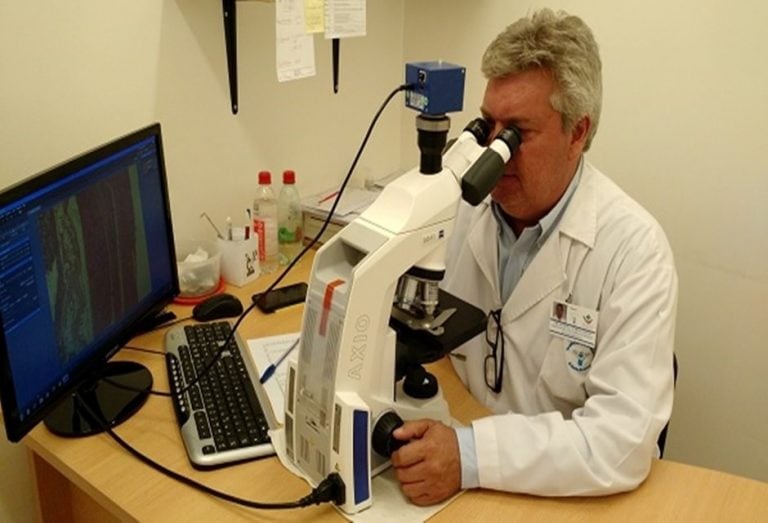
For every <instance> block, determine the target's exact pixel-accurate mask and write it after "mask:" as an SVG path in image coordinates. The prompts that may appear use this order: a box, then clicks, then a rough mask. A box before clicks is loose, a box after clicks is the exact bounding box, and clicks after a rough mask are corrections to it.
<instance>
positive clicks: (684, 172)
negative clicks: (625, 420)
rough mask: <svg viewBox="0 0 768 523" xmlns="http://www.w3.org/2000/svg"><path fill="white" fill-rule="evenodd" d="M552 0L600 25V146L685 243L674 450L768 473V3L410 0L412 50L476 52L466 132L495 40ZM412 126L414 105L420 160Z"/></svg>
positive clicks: (408, 120)
mask: <svg viewBox="0 0 768 523" xmlns="http://www.w3.org/2000/svg"><path fill="white" fill-rule="evenodd" d="M543 5H547V6H550V7H552V8H555V9H558V8H562V9H566V10H567V11H569V12H571V13H573V14H578V15H580V16H581V17H582V18H584V19H585V20H586V21H587V23H588V24H589V25H590V26H591V27H592V28H593V31H594V33H595V36H596V38H597V40H598V43H599V44H600V47H601V53H602V58H603V73H604V91H605V96H604V105H603V117H602V122H601V124H600V129H599V131H598V134H597V137H596V140H595V142H594V144H593V148H592V150H591V151H590V152H589V153H588V157H589V159H590V161H591V162H592V163H594V164H595V165H597V167H598V168H600V169H601V170H603V171H604V172H605V173H606V174H608V175H609V176H611V177H612V178H613V179H614V180H615V181H616V182H618V183H619V185H621V186H622V187H623V188H624V189H625V190H626V191H627V192H629V193H630V194H632V195H633V196H634V197H635V198H636V199H637V200H639V201H640V202H641V203H642V204H643V205H645V206H646V207H647V208H648V209H649V210H650V211H651V212H653V213H654V214H655V215H656V216H657V218H658V219H659V220H660V222H661V223H662V225H663V226H664V228H665V230H666V231H667V234H668V236H669V238H670V241H671V243H672V247H673V249H674V252H675V257H676V262H677V268H678V273H679V276H680V302H679V312H678V328H677V340H676V352H677V356H678V358H679V362H680V376H679V380H678V387H677V395H676V399H675V409H674V412H673V415H672V421H671V425H670V429H669V437H668V442H667V454H666V456H667V458H669V459H672V460H677V461H684V462H687V463H692V464H697V465H702V466H706V467H712V468H716V469H720V470H725V471H730V472H733V473H736V474H741V475H745V476H750V477H753V478H757V479H761V480H763V481H768V450H766V449H768V379H766V376H765V372H766V369H768V350H766V341H765V340H766V339H768V322H767V321H765V318H764V314H763V313H764V311H765V309H766V306H767V305H768V299H767V298H766V296H768V261H766V260H768V203H767V202H768V152H767V151H768V66H767V65H766V63H767V62H766V60H765V54H766V52H767V51H768V36H767V35H766V32H765V27H766V25H768V4H766V3H765V2H760V1H757V0H740V1H738V2H701V1H696V0H678V1H675V2H668V1H663V0H642V1H640V0H631V1H630V0H624V1H621V2H614V1H606V0H602V1H594V2H578V1H555V0H553V1H550V2H546V3H544V2H531V1H522V0H521V1H516V2H510V1H506V0H481V1H476V2H462V1H457V0H449V1H445V0H421V1H419V2H408V3H407V4H406V13H405V14H406V18H405V20H406V21H405V59H406V60H414V59H425V58H442V59H444V60H448V61H454V62H457V63H461V64H464V65H466V66H467V70H468V85H467V88H466V97H465V100H466V104H465V111H464V113H462V114H461V115H458V116H454V117H453V122H454V123H453V126H454V131H455V132H456V131H457V130H458V129H460V128H461V127H462V126H463V125H464V124H465V123H466V122H467V121H469V120H470V119H471V118H473V117H475V116H476V115H477V114H478V111H477V108H478V107H479V105H480V102H481V100H482V93H483V89H484V85H485V82H484V80H483V79H482V78H481V74H480V72H479V63H480V56H481V55H482V51H483V50H484V48H485V46H486V45H487V44H488V43H489V42H490V40H491V39H492V38H493V37H495V35H496V34H497V33H499V32H500V31H501V30H502V29H503V28H504V27H506V25H508V24H509V23H511V22H512V21H514V20H515V19H516V18H517V17H519V16H521V15H523V14H525V13H527V12H529V11H530V10H531V9H532V8H533V7H534V6H537V7H539V6H543ZM436 13H439V16H438V15H437V14H436ZM413 135H414V133H413V117H412V116H411V115H404V116H403V135H402V136H403V137H402V148H403V151H404V157H405V158H406V159H407V161H408V162H410V163H415V162H416V158H417V154H416V152H415V149H414V148H413V146H412V144H413V143H414V138H413Z"/></svg>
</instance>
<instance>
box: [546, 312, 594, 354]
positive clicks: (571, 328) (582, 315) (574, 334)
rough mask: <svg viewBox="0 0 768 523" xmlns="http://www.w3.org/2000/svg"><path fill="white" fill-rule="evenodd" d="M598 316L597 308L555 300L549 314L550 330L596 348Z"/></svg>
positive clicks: (562, 336) (561, 336) (567, 338)
mask: <svg viewBox="0 0 768 523" xmlns="http://www.w3.org/2000/svg"><path fill="white" fill-rule="evenodd" d="M597 318H598V312H597V311H596V310H593V309H588V308H586V307H579V306H578V305H574V304H572V303H566V302H564V301H555V302H553V303H552V313H551V314H550V316H549V332H550V334H552V335H553V336H557V337H559V338H563V339H564V340H568V341H571V342H574V343H578V344H579V345H583V346H585V347H589V348H590V349H593V350H594V348H595V343H596V341H597Z"/></svg>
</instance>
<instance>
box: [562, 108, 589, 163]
mask: <svg viewBox="0 0 768 523" xmlns="http://www.w3.org/2000/svg"><path fill="white" fill-rule="evenodd" d="M591 128H592V120H590V119H589V116H587V115H584V116H582V117H581V119H580V120H579V121H578V122H576V123H575V124H573V127H572V128H571V144H570V150H569V151H568V158H569V159H573V158H578V157H579V156H581V153H582V152H583V151H584V146H585V145H586V143H587V137H588V136H589V130H590V129H591Z"/></svg>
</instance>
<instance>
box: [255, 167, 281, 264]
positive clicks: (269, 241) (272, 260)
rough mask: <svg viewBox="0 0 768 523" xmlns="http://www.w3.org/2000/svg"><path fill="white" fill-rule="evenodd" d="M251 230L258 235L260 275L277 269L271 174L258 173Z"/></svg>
mask: <svg viewBox="0 0 768 523" xmlns="http://www.w3.org/2000/svg"><path fill="white" fill-rule="evenodd" d="M253 230H254V231H255V232H256V233H257V234H258V235H259V266H260V268H261V272H262V273H270V272H274V271H275V269H277V261H278V248H277V198H275V193H274V191H273V190H272V174H271V173H270V172H269V171H261V172H260V173H259V187H258V189H257V190H256V196H255V197H254V199H253Z"/></svg>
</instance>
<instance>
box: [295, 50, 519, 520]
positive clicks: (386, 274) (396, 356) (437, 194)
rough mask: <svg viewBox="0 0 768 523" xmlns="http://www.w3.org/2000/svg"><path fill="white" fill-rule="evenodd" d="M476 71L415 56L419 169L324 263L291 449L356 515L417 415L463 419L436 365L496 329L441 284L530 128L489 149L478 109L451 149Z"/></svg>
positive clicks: (325, 250)
mask: <svg viewBox="0 0 768 523" xmlns="http://www.w3.org/2000/svg"><path fill="white" fill-rule="evenodd" d="M464 75H465V70H464V68H463V67H460V66H456V65H453V64H448V63H445V62H418V63H412V64H411V63H409V64H407V65H406V83H407V84H409V90H408V91H407V92H406V105H407V106H408V107H410V108H413V109H416V110H417V111H419V114H418V115H417V117H416V127H417V131H418V144H419V149H420V151H421V159H420V165H419V168H418V169H413V170H411V171H409V172H407V173H405V174H403V175H402V176H400V177H399V178H397V179H396V180H394V181H392V182H391V183H389V184H388V185H387V186H386V187H385V188H384V190H383V191H382V193H381V194H380V195H379V196H378V198H377V199H376V200H375V201H374V202H373V203H372V204H371V206H370V207H369V208H368V209H366V210H365V211H364V212H363V213H362V214H361V215H360V216H359V217H358V218H357V219H356V220H354V221H353V222H352V223H350V224H349V225H348V226H347V227H345V228H344V229H342V230H341V231H340V232H339V233H337V234H336V235H335V236H334V237H333V238H332V239H331V240H330V241H328V242H327V243H325V244H324V245H323V246H322V247H321V248H320V249H319V250H318V252H317V254H316V255H315V259H314V262H313V265H312V272H311V276H310V281H309V291H308V293H307V300H306V303H305V307H304V316H303V319H302V330H301V341H300V344H299V352H298V358H297V360H296V361H293V362H291V363H290V366H289V369H288V380H287V390H286V408H285V434H286V452H287V455H288V458H289V460H290V461H291V462H292V464H293V465H295V466H296V467H297V468H298V469H299V470H300V471H301V472H302V473H303V474H304V476H305V479H307V480H308V481H309V482H310V483H311V484H313V485H317V484H318V483H320V482H321V481H322V480H323V478H325V477H326V476H327V475H328V474H330V473H332V472H336V473H338V474H339V475H340V476H341V478H342V481H343V482H344V490H345V499H344V502H343V503H342V504H341V505H340V508H341V509H342V510H343V511H344V512H346V513H349V514H352V513H356V512H359V511H360V510H363V509H365V508H367V507H368V506H370V505H371V504H372V503H373V496H372V492H371V478H372V477H373V476H375V475H376V474H378V473H379V472H381V471H383V470H385V469H386V467H388V466H389V456H390V455H391V453H392V452H394V451H395V450H396V449H397V448H399V446H401V445H403V444H405V442H401V441H399V440H396V439H395V438H394V437H393V436H392V432H393V431H394V430H395V429H396V428H397V427H399V426H400V425H402V423H403V420H404V419H407V420H410V419H420V418H431V419H435V420H440V421H442V422H444V423H447V424H449V423H450V414H449V411H448V405H447V403H446V401H445V399H444V398H443V397H442V394H441V391H440V387H439V385H438V383H437V381H436V379H435V377H434V376H432V375H431V374H429V373H428V372H427V371H426V370H425V369H424V367H423V365H424V364H426V363H430V362H433V361H436V360H438V359H439V358H441V357H443V356H444V355H446V354H448V352H450V351H451V350H453V349H455V348H457V347H458V346H459V345H461V344H463V343H464V342H466V341H468V340H469V339H471V338H473V337H474V336H476V335H478V334H480V333H482V332H484V330H485V323H486V321H487V320H486V316H485V313H484V312H483V311H481V310H479V309H477V308H476V307H474V306H472V305H470V304H468V303H466V302H464V301H462V300H460V299H459V298H457V297H455V296H452V295H450V294H448V293H447V292H445V291H443V290H442V289H440V288H439V283H440V281H441V280H442V278H443V274H444V272H445V248H446V240H447V238H448V236H449V235H450V234H451V231H452V228H453V222H454V220H455V217H456V213H457V208H458V205H459V202H460V199H462V198H463V199H464V200H465V201H468V202H469V203H470V204H472V205H477V204H478V203H479V202H481V201H482V200H483V199H484V198H485V197H486V196H487V195H488V194H489V193H490V191H491V189H492V188H493V186H494V185H495V184H496V183H497V181H498V180H499V178H500V177H501V174H502V171H503V168H504V165H505V164H506V162H507V161H508V160H509V159H510V157H511V156H512V154H513V153H514V151H515V150H516V149H517V146H518V145H519V142H520V136H519V134H518V132H517V130H516V129H514V128H513V127H511V128H509V129H505V130H504V131H503V132H502V133H500V135H499V136H498V137H496V139H494V141H493V142H492V143H491V144H490V145H489V146H487V147H486V146H485V144H486V143H487V141H488V135H489V129H488V125H487V123H486V122H485V121H484V120H482V119H477V120H475V121H473V122H472V123H470V124H469V125H468V126H467V128H466V129H465V130H464V131H463V132H462V133H461V135H460V136H459V137H458V138H457V139H456V141H455V142H454V143H453V144H452V145H451V146H450V148H449V149H448V150H447V151H445V145H446V137H447V134H448V130H449V127H450V120H449V118H448V117H447V116H446V113H448V112H453V111H460V110H461V109H462V105H463V90H464ZM444 151H445V152H444Z"/></svg>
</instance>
